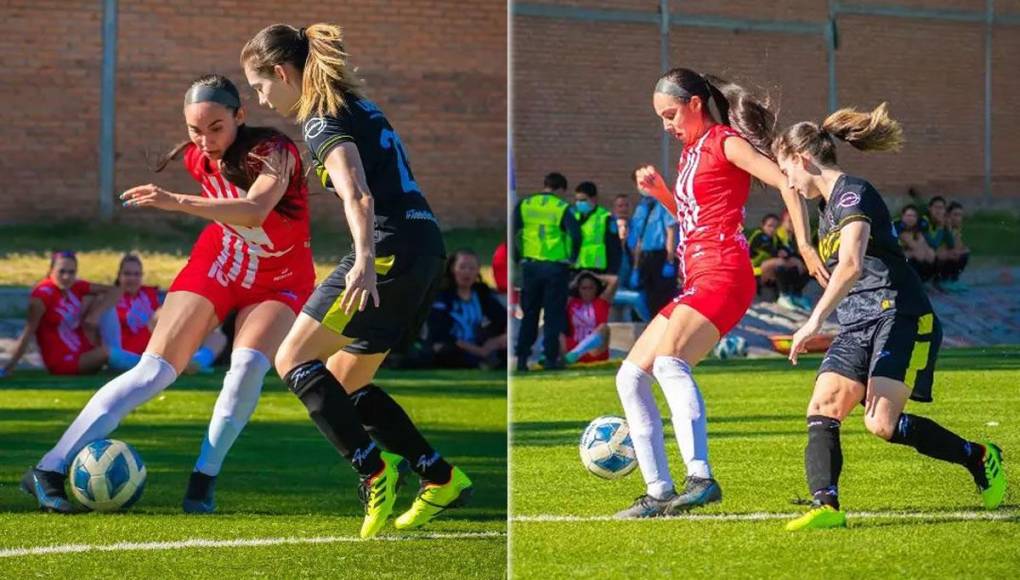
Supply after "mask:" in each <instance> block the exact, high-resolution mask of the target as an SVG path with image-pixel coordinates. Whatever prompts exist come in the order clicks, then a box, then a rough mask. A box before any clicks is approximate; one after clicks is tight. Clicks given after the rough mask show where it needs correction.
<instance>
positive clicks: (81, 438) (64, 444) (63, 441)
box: [36, 354, 177, 473]
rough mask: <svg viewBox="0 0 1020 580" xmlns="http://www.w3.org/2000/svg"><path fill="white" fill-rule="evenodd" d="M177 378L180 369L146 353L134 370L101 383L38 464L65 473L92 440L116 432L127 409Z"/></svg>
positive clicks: (144, 400)
mask: <svg viewBox="0 0 1020 580" xmlns="http://www.w3.org/2000/svg"><path fill="white" fill-rule="evenodd" d="M176 379H177V372H176V371H175V370H174V367H173V366H171V365H170V363H168V362H167V361H165V360H164V359H163V358H161V357H159V356H157V355H153V354H144V355H142V356H141V360H139V362H138V364H137V365H135V366H134V367H133V368H132V369H131V370H129V371H127V372H125V373H124V374H122V375H120V376H118V377H117V378H115V379H113V380H112V381H110V382H108V383H106V384H105V385H103V386H102V388H100V389H99V390H98V391H96V394H94V395H92V398H91V399H89V402H88V403H87V404H86V405H85V408H84V409H82V410H81V413H78V417H77V418H76V419H75V420H74V422H73V423H71V426H70V427H68V428H67V430H66V431H64V435H63V436H62V437H61V438H60V441H58V442H57V445H56V447H54V448H53V449H51V450H50V452H49V453H47V454H46V455H45V456H43V458H42V461H40V462H39V464H38V465H37V466H36V467H38V468H39V469H43V470H46V471H56V472H59V473H66V472H67V467H68V463H69V462H70V461H71V460H72V459H74V456H75V455H76V454H77V453H78V452H79V451H81V449H82V448H83V447H85V446H86V445H88V444H89V443H91V442H93V441H95V440H97V439H102V438H104V437H106V436H107V435H109V434H110V433H111V432H113V430H114V429H116V428H117V425H119V424H120V421H121V419H123V418H124V417H125V416H126V415H127V414H128V413H130V412H131V411H133V410H134V409H136V408H137V407H139V406H141V405H142V404H144V403H145V402H146V401H148V400H149V399H151V398H153V397H155V396H156V395H157V394H159V393H160V392H162V391H163V389H165V388H167V387H168V386H170V384H171V383H173V382H174V380H176Z"/></svg>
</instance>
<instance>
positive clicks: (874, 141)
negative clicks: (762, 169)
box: [772, 103, 903, 167]
mask: <svg viewBox="0 0 1020 580" xmlns="http://www.w3.org/2000/svg"><path fill="white" fill-rule="evenodd" d="M836 139H839V140H840V141H845V142H846V143H849V144H850V145H851V146H852V147H853V148H855V149H858V150H860V151H899V150H900V149H902V148H903V128H902V127H901V126H900V124H899V122H897V121H896V120H895V119H893V118H892V117H890V116H889V110H888V105H887V104H886V103H882V104H880V105H879V106H877V107H875V110H873V111H871V112H870V113H862V112H859V111H857V110H856V109H853V108H845V109H840V110H838V111H836V112H835V113H833V114H831V115H829V116H828V117H826V119H825V121H823V122H822V124H821V126H819V125H817V124H815V123H811V122H809V121H804V122H801V123H797V124H795V125H792V126H790V127H788V128H787V129H786V130H785V131H783V132H782V133H781V134H780V135H779V136H778V137H777V138H776V140H775V142H774V143H773V144H772V152H773V153H774V154H775V155H776V157H789V156H791V155H794V154H796V153H809V154H810V155H811V156H812V157H814V158H815V160H816V161H818V163H820V164H822V165H825V166H830V167H831V166H834V165H836V141H835V140H836Z"/></svg>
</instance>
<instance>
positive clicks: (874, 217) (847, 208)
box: [818, 174, 932, 327]
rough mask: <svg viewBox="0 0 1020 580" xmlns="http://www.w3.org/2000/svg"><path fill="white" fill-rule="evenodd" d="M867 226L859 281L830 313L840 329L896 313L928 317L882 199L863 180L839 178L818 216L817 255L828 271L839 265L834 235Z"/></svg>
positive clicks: (925, 298)
mask: <svg viewBox="0 0 1020 580" xmlns="http://www.w3.org/2000/svg"><path fill="white" fill-rule="evenodd" d="M862 220H863V221H867V222H869V223H870V224H871V236H870V237H869V238H868V248H867V251H866V252H865V255H864V263H863V265H862V272H861V277H860V278H859V279H858V280H857V282H856V283H854V285H853V288H851V289H850V293H849V294H848V295H847V297H846V298H844V299H843V301H842V302H840V304H839V306H838V307H837V308H836V318H837V319H838V320H839V324H840V325H841V326H843V327H853V326H859V325H864V324H867V323H870V322H874V321H875V320H877V319H878V318H880V317H882V316H885V315H890V314H894V313H896V312H899V313H901V314H907V315H912V316H920V315H922V314H927V313H929V312H932V307H931V302H929V301H928V296H927V295H926V294H925V292H924V288H922V286H921V279H920V278H918V276H917V273H916V272H914V269H913V268H911V267H910V265H909V264H907V260H906V258H905V257H904V256H903V250H902V249H900V244H899V241H898V239H897V236H896V231H895V230H894V229H893V224H892V220H891V219H890V217H889V208H887V207H886V205H885V202H884V201H882V196H881V195H879V193H878V191H877V190H876V189H875V188H874V187H873V186H872V185H871V184H870V183H868V182H867V181H865V180H863V179H861V178H859V177H853V176H850V175H845V174H844V175H842V176H840V178H839V179H838V180H837V181H836V185H835V186H834V187H833V190H832V195H831V196H830V197H829V201H828V203H827V204H826V206H825V209H824V210H822V212H821V219H820V220H819V223H818V240H819V242H818V253H819V254H820V255H821V257H822V260H823V261H824V262H825V266H826V267H827V268H828V269H829V271H830V272H831V271H832V270H833V269H834V268H835V267H836V264H837V263H839V238H840V230H841V229H842V228H843V227H844V226H846V225H847V224H849V223H852V222H855V221H862Z"/></svg>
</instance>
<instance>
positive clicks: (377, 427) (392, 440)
mask: <svg viewBox="0 0 1020 580" xmlns="http://www.w3.org/2000/svg"><path fill="white" fill-rule="evenodd" d="M350 397H351V402H352V403H354V408H355V409H357V411H358V416H359V417H360V418H361V424H362V425H364V426H365V430H366V431H368V433H369V434H370V435H371V436H372V437H373V438H374V439H375V440H376V441H378V442H379V443H380V444H382V446H383V447H385V448H386V450H387V451H391V452H393V453H396V454H398V455H402V456H403V457H406V458H407V459H408V460H409V461H410V462H411V468H412V469H414V472H415V473H417V474H418V475H420V476H421V477H422V478H423V479H425V480H427V481H429V482H431V483H439V484H443V483H446V482H448V481H450V474H451V470H452V469H453V468H452V467H451V466H450V464H449V463H447V462H446V461H445V460H444V459H443V458H442V457H441V456H440V455H439V452H437V451H436V450H435V449H433V448H432V446H430V445H429V444H428V441H426V440H425V437H424V436H422V434H421V432H419V431H418V428H417V427H415V426H414V422H412V421H411V418H410V417H408V416H407V413H406V412H404V408H403V407H401V406H400V404H399V403H397V402H396V401H394V400H393V397H391V396H389V395H388V394H387V393H386V391H384V390H382V389H380V388H379V387H378V386H376V385H373V384H371V383H370V384H368V385H367V386H365V388H363V389H358V390H357V391H355V392H354V393H352V394H351V396H350Z"/></svg>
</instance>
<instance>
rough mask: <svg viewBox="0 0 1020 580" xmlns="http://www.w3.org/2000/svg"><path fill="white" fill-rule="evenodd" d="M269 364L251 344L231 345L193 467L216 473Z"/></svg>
mask: <svg viewBox="0 0 1020 580" xmlns="http://www.w3.org/2000/svg"><path fill="white" fill-rule="evenodd" d="M272 366H273V365H272V364H271V363H270V362H269V359H268V358H266V355H264V354H262V353H261V352H259V351H257V350H255V349H252V348H238V349H234V352H232V353H231V354H230V370H229V371H227V376H225V377H223V389H222V390H221V391H220V396H219V397H218V398H217V399H216V406H215V407H214V408H213V414H212V419H210V420H209V432H208V433H207V434H206V437H205V441H203V442H202V451H201V453H199V455H198V461H197V462H195V471H201V472H202V473H204V474H206V475H219V473H220V468H222V467H223V460H224V459H225V458H226V457H227V452H228V451H230V447H231V445H233V444H234V441H236V440H237V436H238V435H240V434H241V430H242V429H244V426H245V425H246V424H247V423H248V419H250V418H251V416H252V413H254V412H255V406H256V405H258V402H259V395H261V394H262V383H263V380H264V379H265V377H266V373H267V372H269V369H270V368H272Z"/></svg>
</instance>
